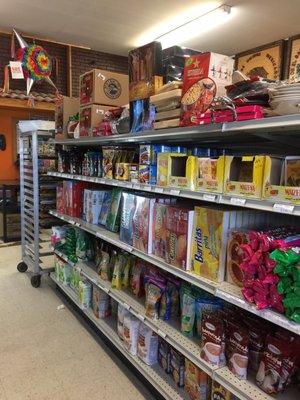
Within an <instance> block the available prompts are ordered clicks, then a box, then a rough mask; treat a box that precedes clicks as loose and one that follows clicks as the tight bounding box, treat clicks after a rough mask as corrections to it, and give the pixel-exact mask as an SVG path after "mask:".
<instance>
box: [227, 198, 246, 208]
mask: <svg viewBox="0 0 300 400" xmlns="http://www.w3.org/2000/svg"><path fill="white" fill-rule="evenodd" d="M230 203H231V204H234V205H235V206H244V205H245V204H246V199H241V198H240V197H231V199H230Z"/></svg>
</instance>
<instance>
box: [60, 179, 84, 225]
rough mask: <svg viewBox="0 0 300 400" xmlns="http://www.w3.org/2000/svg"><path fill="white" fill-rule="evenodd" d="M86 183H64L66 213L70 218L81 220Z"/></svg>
mask: <svg viewBox="0 0 300 400" xmlns="http://www.w3.org/2000/svg"><path fill="white" fill-rule="evenodd" d="M86 187H87V185H86V183H85V182H73V181H64V200H65V213H66V214H67V215H69V216H70V217H76V218H81V216H82V206H83V190H84V188H86Z"/></svg>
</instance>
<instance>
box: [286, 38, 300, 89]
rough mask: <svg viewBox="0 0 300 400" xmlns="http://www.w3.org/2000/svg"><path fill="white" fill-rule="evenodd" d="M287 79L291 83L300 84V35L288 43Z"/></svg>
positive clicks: (290, 39)
mask: <svg viewBox="0 0 300 400" xmlns="http://www.w3.org/2000/svg"><path fill="white" fill-rule="evenodd" d="M286 79H288V80H289V81H290V83H292V82H300V35H297V36H292V37H291V38H289V41H288V49H287V68H286Z"/></svg>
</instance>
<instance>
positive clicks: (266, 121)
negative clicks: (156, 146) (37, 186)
mask: <svg viewBox="0 0 300 400" xmlns="http://www.w3.org/2000/svg"><path fill="white" fill-rule="evenodd" d="M299 127H300V116H299V115H284V116H279V117H270V118H263V119H252V120H249V121H239V122H228V123H223V124H206V125H197V126H190V127H182V128H171V129H162V130H152V131H144V132H140V133H129V134H122V135H112V136H99V137H80V138H79V139H58V140H54V143H56V144H61V145H71V146H88V145H105V144H118V145H122V144H125V145H126V144H128V143H168V142H172V143H174V144H175V143H181V142H184V143H188V142H192V143H193V144H196V143H202V144H205V143H207V144H209V145H210V146H214V145H217V144H219V143H222V144H226V143H232V144H233V145H236V144H248V145H249V143H256V144H262V143H265V144H266V143H269V142H278V143H281V142H282V135H283V134H284V135H285V136H286V137H287V136H289V137H293V138H296V139H298V141H299ZM245 134H246V135H245ZM280 136H281V138H280ZM298 141H297V140H296V142H297V144H299V142H298ZM284 144H286V146H288V144H289V143H288V142H286V143H283V144H282V145H284ZM282 145H281V146H282ZM293 145H294V147H295V146H296V143H295V142H294V143H293Z"/></svg>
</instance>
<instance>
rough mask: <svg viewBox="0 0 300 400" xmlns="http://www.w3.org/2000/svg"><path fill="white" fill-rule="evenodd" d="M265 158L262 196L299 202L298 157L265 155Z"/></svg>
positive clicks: (299, 174)
mask: <svg viewBox="0 0 300 400" xmlns="http://www.w3.org/2000/svg"><path fill="white" fill-rule="evenodd" d="M265 158H266V161H265V174H264V180H263V197H264V198H266V199H272V200H279V201H286V202H290V203H294V204H298V203H299V202H300V157H299V156H295V157H294V156H289V157H270V156H266V157H265Z"/></svg>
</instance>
